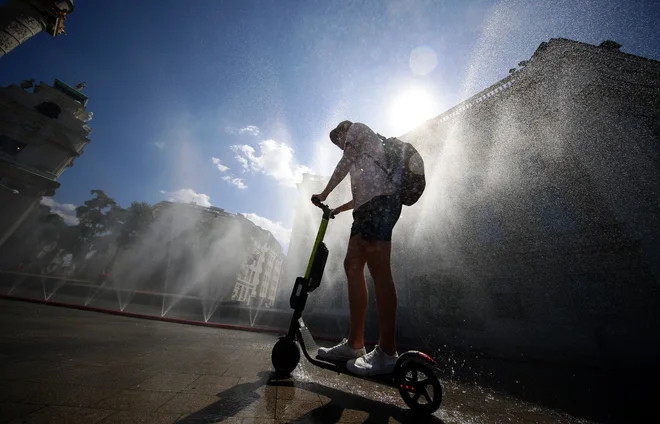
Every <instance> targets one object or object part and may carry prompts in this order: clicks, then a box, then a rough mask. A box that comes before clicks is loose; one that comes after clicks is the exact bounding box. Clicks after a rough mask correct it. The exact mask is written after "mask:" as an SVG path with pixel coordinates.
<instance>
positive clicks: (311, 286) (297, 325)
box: [271, 202, 442, 415]
mask: <svg viewBox="0 0 660 424" xmlns="http://www.w3.org/2000/svg"><path fill="white" fill-rule="evenodd" d="M314 204H315V205H316V206H318V207H319V208H321V209H322V210H323V218H322V219H321V225H320V227H319V230H318V233H317V235H316V240H315V241H314V247H313V248H312V254H311V256H310V258H309V262H308V264H307V270H306V272H305V276H304V277H298V278H296V282H295V284H294V286H293V292H292V293H291V297H290V299H289V304H290V306H291V308H292V309H293V317H292V319H291V324H290V326H289V332H288V333H287V334H286V335H284V336H282V337H280V339H279V340H278V341H277V343H275V346H274V347H273V351H272V353H271V361H272V363H273V367H274V368H275V371H276V372H277V373H279V374H282V375H290V374H291V372H292V371H293V370H294V369H295V368H296V366H298V363H299V362H300V349H299V347H298V344H299V345H300V347H301V348H302V352H303V354H304V355H305V357H306V358H307V360H308V361H309V362H311V363H312V364H313V365H316V366H318V367H321V368H325V369H328V370H331V371H335V372H337V373H338V374H349V375H352V376H354V377H357V378H362V379H365V380H369V381H373V382H376V383H379V384H384V385H387V386H390V387H395V388H398V389H399V394H400V395H401V397H402V398H403V401H404V402H405V403H406V405H408V407H409V408H410V409H411V410H412V411H414V412H416V413H420V414H424V415H430V414H432V413H434V412H435V411H436V410H437V409H438V408H439V407H440V403H441V402H442V385H441V384H440V380H439V379H438V377H437V376H436V374H435V372H434V368H437V364H436V362H435V361H434V360H433V359H432V358H431V357H430V356H429V355H427V354H425V353H422V352H418V351H408V352H405V353H403V354H401V355H399V358H398V360H397V362H396V365H395V367H394V371H393V372H392V374H384V375H376V376H371V377H363V376H360V375H356V374H353V373H351V372H350V371H349V370H348V369H347V368H346V361H332V360H327V359H322V358H320V357H318V356H317V354H318V346H317V344H316V342H315V340H314V337H313V336H312V333H311V332H310V331H309V328H307V326H305V323H304V321H303V319H302V312H303V310H304V309H305V304H306V302H307V296H308V294H309V293H311V292H313V291H314V290H316V289H317V288H318V287H319V285H320V284H321V278H322V277H323V270H324V268H325V264H326V261H327V259H328V248H327V247H326V245H325V243H323V238H324V236H325V232H326V229H327V227H328V222H329V220H330V219H331V218H334V216H333V214H332V209H330V208H329V207H328V206H327V205H325V204H323V203H320V202H314ZM429 389H431V390H429Z"/></svg>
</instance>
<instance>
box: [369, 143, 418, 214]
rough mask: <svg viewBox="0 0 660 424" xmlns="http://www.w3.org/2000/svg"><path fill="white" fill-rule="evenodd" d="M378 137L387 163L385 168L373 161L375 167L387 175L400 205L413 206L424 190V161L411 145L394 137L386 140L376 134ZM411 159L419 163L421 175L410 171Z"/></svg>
mask: <svg viewBox="0 0 660 424" xmlns="http://www.w3.org/2000/svg"><path fill="white" fill-rule="evenodd" d="M378 137H379V138H380V139H381V143H382V145H383V148H384V149H385V160H386V162H387V163H386V164H385V165H386V168H385V167H383V166H382V165H381V164H380V163H378V161H375V162H376V165H378V167H379V168H380V169H382V170H383V172H385V173H386V174H387V176H388V178H389V179H390V181H392V182H393V183H394V185H395V186H396V188H397V193H398V195H399V199H400V200H401V204H403V205H406V206H411V205H413V204H415V203H416V202H417V200H419V198H420V197H421V196H422V193H424V189H425V188H426V178H425V176H424V161H423V160H422V157H421V155H420V154H419V152H418V151H417V149H415V147H413V145H412V144H410V143H407V142H403V141H401V140H399V139H398V138H396V137H390V138H386V137H383V136H382V135H380V134H378ZM415 156H416V157H415ZM413 157H415V161H419V164H420V166H421V171H422V172H421V173H416V172H413V171H412V170H411V169H410V161H411V159H412V158H413ZM388 169H389V170H390V171H389V172H388V171H387V170H388Z"/></svg>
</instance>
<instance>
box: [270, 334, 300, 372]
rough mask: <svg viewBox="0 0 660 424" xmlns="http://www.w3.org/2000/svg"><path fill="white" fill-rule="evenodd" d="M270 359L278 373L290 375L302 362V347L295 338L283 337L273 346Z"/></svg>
mask: <svg viewBox="0 0 660 424" xmlns="http://www.w3.org/2000/svg"><path fill="white" fill-rule="evenodd" d="M270 359H271V362H272V363H273V367H274V368H275V371H276V372H277V373H279V374H282V375H289V374H291V371H293V370H294V369H295V368H296V367H297V366H298V362H300V349H298V345H296V342H294V341H293V340H289V339H287V338H281V339H279V340H278V341H277V343H275V346H273V351H272V353H271V355H270Z"/></svg>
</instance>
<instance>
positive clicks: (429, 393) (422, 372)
mask: <svg viewBox="0 0 660 424" xmlns="http://www.w3.org/2000/svg"><path fill="white" fill-rule="evenodd" d="M396 382H397V384H398V385H399V394H400V395H401V397H402V398H403V401H404V402H405V403H406V405H408V407H409V408H410V409H411V410H412V411H413V412H415V413H419V414H423V415H431V414H433V413H434V412H435V411H437V410H438V408H439V407H440V403H441V402H442V385H441V384H440V380H438V377H437V376H436V375H435V372H433V370H432V369H431V368H429V367H428V366H427V365H425V364H422V363H420V362H417V361H409V362H406V363H404V364H403V365H402V366H401V368H400V369H399V372H398V373H397V376H396Z"/></svg>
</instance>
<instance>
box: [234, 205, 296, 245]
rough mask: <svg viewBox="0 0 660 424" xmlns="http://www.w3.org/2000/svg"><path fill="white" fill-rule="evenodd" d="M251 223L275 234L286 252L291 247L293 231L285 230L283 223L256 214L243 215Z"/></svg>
mask: <svg viewBox="0 0 660 424" xmlns="http://www.w3.org/2000/svg"><path fill="white" fill-rule="evenodd" d="M241 215H243V216H244V217H246V218H247V219H249V220H250V221H252V222H254V223H255V225H257V226H259V227H261V228H263V229H264V230H267V231H270V232H271V234H273V237H275V239H276V240H277V241H279V242H280V244H281V245H282V246H283V247H284V251H285V252H286V250H287V246H288V245H289V240H290V239H291V229H290V228H285V227H284V226H283V225H282V223H281V222H279V221H278V222H273V221H271V220H270V219H268V218H264V217H263V216H259V215H257V214H256V213H244V214H241Z"/></svg>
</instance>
